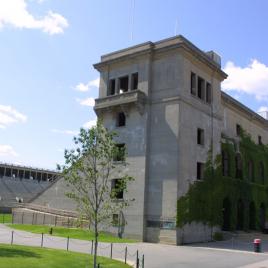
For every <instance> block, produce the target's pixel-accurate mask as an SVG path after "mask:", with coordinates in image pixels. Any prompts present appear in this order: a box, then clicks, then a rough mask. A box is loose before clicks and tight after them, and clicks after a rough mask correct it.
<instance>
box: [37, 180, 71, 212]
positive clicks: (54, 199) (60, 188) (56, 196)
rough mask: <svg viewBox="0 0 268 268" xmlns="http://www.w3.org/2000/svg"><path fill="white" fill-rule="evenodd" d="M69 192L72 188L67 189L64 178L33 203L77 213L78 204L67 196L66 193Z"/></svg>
mask: <svg viewBox="0 0 268 268" xmlns="http://www.w3.org/2000/svg"><path fill="white" fill-rule="evenodd" d="M69 191H70V188H69V187H67V184H66V182H65V180H64V178H60V179H57V181H55V182H54V183H53V184H52V185H51V186H50V187H49V188H48V189H47V190H46V191H44V192H43V193H41V194H40V195H39V196H38V197H37V198H36V199H35V200H33V201H32V203H33V204H37V205H41V206H46V207H51V208H57V209H63V210H71V211H75V210H76V204H75V203H74V201H73V200H71V199H70V198H68V197H67V196H66V193H67V192H69Z"/></svg>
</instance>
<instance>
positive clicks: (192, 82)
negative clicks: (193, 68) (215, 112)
mask: <svg viewBox="0 0 268 268" xmlns="http://www.w3.org/2000/svg"><path fill="white" fill-rule="evenodd" d="M191 94H192V95H196V75H195V73H191Z"/></svg>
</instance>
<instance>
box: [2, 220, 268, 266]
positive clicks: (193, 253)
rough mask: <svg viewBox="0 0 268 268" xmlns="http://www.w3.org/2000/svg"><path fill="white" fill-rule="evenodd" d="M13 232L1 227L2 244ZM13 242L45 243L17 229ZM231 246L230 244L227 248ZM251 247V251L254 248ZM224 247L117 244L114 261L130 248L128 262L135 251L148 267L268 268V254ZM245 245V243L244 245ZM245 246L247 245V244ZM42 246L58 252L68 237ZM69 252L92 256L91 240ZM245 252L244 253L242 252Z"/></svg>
mask: <svg viewBox="0 0 268 268" xmlns="http://www.w3.org/2000/svg"><path fill="white" fill-rule="evenodd" d="M11 239H12V229H11V228H9V227H7V226H5V225H3V224H0V243H6V244H10V243H11ZM13 243H14V244H19V245H28V246H37V247H40V246H41V244H42V236H41V234H33V233H29V232H25V231H19V230H14V236H13ZM229 244H230V243H229V242H228V241H227V247H228V245H229ZM247 244H248V248H250V247H251V246H252V245H249V243H247ZM223 245H224V244H221V245H220V243H218V242H215V243H204V244H198V245H191V246H172V245H163V244H150V243H133V244H125V243H122V244H121V243H114V244H113V249H112V250H113V258H114V259H117V260H121V261H124V256H125V248H126V246H127V248H128V252H127V260H128V261H130V262H132V263H135V260H136V251H137V250H139V256H141V255H142V254H144V256H145V268H237V267H239V268H268V254H263V253H254V252H253V250H251V252H248V251H245V250H246V248H243V247H242V249H240V250H239V248H238V247H239V244H238V243H237V247H236V250H234V249H232V248H229V249H226V245H224V246H225V247H223ZM241 245H242V244H241ZM244 245H246V244H244ZM43 246H44V247H48V248H55V249H63V250H66V249H67V238H63V237H56V236H49V235H44V237H43ZM69 250H71V251H76V252H81V253H91V241H85V240H78V239H70V240H69ZM241 250H243V251H241ZM110 254H111V244H109V243H100V244H99V255H100V256H104V257H108V258H110Z"/></svg>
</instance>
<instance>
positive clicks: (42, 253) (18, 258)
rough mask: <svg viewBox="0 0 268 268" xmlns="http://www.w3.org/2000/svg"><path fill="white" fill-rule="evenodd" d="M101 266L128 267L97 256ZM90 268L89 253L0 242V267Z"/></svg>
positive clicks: (109, 267)
mask: <svg viewBox="0 0 268 268" xmlns="http://www.w3.org/2000/svg"><path fill="white" fill-rule="evenodd" d="M98 263H100V267H101V268H130V266H129V265H126V264H124V263H122V262H119V261H115V260H111V259H108V258H103V257H99V258H98ZM63 267H66V268H67V267H68V268H92V267H93V257H92V256H91V255H87V254H82V253H75V252H70V251H69V252H67V251H64V250H56V249H46V248H35V247H25V246H17V245H13V246H10V245H4V244H0V268H63Z"/></svg>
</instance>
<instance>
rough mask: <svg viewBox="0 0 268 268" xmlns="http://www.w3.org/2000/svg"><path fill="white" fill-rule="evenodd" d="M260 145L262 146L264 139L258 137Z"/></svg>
mask: <svg viewBox="0 0 268 268" xmlns="http://www.w3.org/2000/svg"><path fill="white" fill-rule="evenodd" d="M258 143H259V145H262V138H261V136H258Z"/></svg>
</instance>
